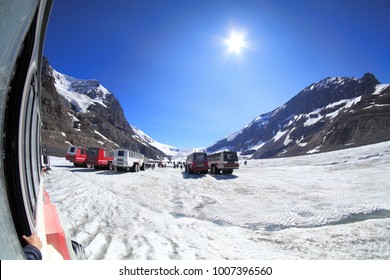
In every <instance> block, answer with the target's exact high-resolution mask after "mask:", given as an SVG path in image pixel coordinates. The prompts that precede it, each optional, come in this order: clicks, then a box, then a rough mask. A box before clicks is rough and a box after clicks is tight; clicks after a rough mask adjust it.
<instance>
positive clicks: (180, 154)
mask: <svg viewBox="0 0 390 280" xmlns="http://www.w3.org/2000/svg"><path fill="white" fill-rule="evenodd" d="M131 128H132V129H133V131H134V132H135V135H134V136H133V137H134V138H136V139H137V140H138V141H140V142H145V143H147V144H148V145H150V146H153V147H155V148H157V149H159V150H160V151H162V152H163V153H164V154H166V155H167V156H168V157H171V158H172V159H173V160H184V159H185V158H186V157H187V155H189V154H190V153H191V152H193V151H194V149H192V148H191V149H186V148H177V147H174V146H171V145H167V144H162V143H160V142H157V141H155V140H154V139H153V138H152V137H150V136H149V135H147V134H146V133H145V132H143V131H142V130H140V129H139V128H137V127H135V126H133V125H132V126H131Z"/></svg>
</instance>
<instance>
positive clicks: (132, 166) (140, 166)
mask: <svg viewBox="0 0 390 280" xmlns="http://www.w3.org/2000/svg"><path fill="white" fill-rule="evenodd" d="M144 159H145V156H144V155H143V154H140V153H137V152H133V151H130V150H124V149H118V150H115V151H114V161H113V165H114V167H115V168H116V170H118V171H129V170H130V171H131V172H137V171H140V170H142V171H144V170H145V162H144Z"/></svg>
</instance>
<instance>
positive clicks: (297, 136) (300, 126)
mask: <svg viewBox="0 0 390 280" xmlns="http://www.w3.org/2000/svg"><path fill="white" fill-rule="evenodd" d="M385 140H390V85H389V84H381V83H380V82H379V81H378V80H377V79H376V78H375V77H374V75H372V74H369V73H367V74H365V75H364V76H363V77H362V78H360V79H358V78H345V77H330V78H326V79H323V80H321V81H319V82H318V83H314V84H311V85H309V86H308V87H306V88H305V89H303V90H302V91H301V92H299V93H298V94H297V95H296V96H295V97H293V98H292V99H291V100H289V101H288V102H287V103H286V104H284V105H282V106H280V107H279V108H277V109H275V110H273V111H271V112H269V113H266V114H262V115H260V116H258V117H256V118H255V119H254V120H253V121H252V122H251V123H250V124H248V125H247V126H246V127H244V128H243V129H242V130H240V131H238V132H235V133H233V134H231V135H229V136H227V137H225V138H223V139H221V140H220V141H218V142H217V143H215V144H214V145H213V146H211V147H209V148H208V149H207V150H208V152H214V151H217V150H223V149H231V150H236V151H240V152H241V153H242V154H243V155H250V156H251V157H252V158H268V157H278V156H295V155H302V154H311V153H316V152H324V151H330V150H337V149H342V148H346V147H351V146H360V145H366V144H371V143H377V142H382V141H385Z"/></svg>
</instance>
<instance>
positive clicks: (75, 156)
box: [66, 146, 90, 167]
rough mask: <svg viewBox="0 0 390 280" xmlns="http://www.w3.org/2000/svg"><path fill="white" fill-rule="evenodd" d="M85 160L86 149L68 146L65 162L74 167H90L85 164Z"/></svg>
mask: <svg viewBox="0 0 390 280" xmlns="http://www.w3.org/2000/svg"><path fill="white" fill-rule="evenodd" d="M86 159H87V149H85V148H82V147H76V146H70V147H69V148H68V151H67V152H66V160H69V161H70V162H73V165H74V166H78V167H90V165H89V164H88V165H87V163H86V162H85V160H86Z"/></svg>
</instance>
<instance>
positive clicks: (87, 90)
mask: <svg viewBox="0 0 390 280" xmlns="http://www.w3.org/2000/svg"><path fill="white" fill-rule="evenodd" d="M52 72H53V76H54V79H55V80H54V86H55V88H56V89H57V92H58V93H59V94H60V95H62V96H63V97H64V98H65V99H66V100H68V101H69V103H70V104H72V106H73V108H74V110H75V111H76V112H80V113H86V112H87V111H88V108H89V107H90V106H91V105H96V104H100V105H101V106H103V107H105V108H107V105H106V104H105V103H104V102H105V100H106V97H107V95H109V94H111V93H110V92H109V91H108V90H107V89H106V88H105V87H103V86H102V85H101V84H100V83H99V81H97V80H79V79H76V78H73V77H70V76H68V75H65V74H62V73H60V72H57V71H56V70H54V69H52Z"/></svg>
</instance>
